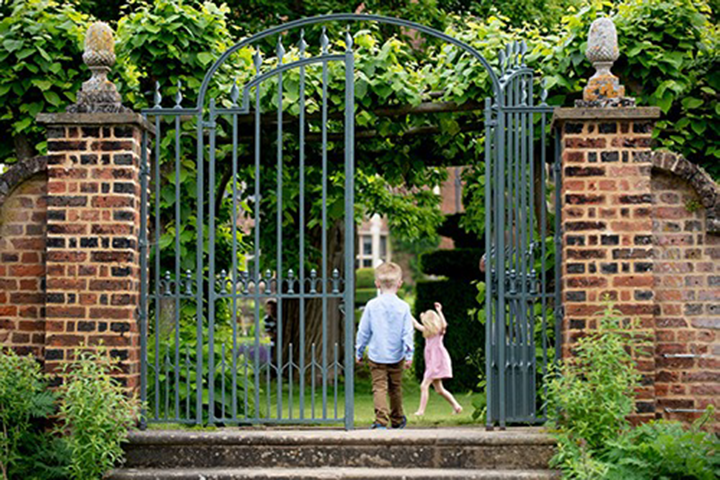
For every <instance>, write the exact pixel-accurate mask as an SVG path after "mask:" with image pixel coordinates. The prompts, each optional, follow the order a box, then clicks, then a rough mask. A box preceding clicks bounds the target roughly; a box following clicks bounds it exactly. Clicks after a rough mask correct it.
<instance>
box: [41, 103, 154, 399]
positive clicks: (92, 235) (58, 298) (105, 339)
mask: <svg viewBox="0 0 720 480" xmlns="http://www.w3.org/2000/svg"><path fill="white" fill-rule="evenodd" d="M103 115H106V116H107V117H103ZM114 118H116V117H113V115H112V114H96V115H94V116H92V117H91V120H92V121H90V120H88V122H87V123H84V122H83V123H81V122H79V121H77V117H74V116H73V115H71V114H64V116H63V115H59V116H58V118H55V119H54V122H52V123H51V126H50V128H49V129H48V152H50V153H52V154H53V158H52V160H51V161H49V162H48V192H49V197H48V235H47V277H46V283H47V312H46V316H47V346H46V352H45V369H46V371H48V372H50V373H55V374H57V373H58V372H59V371H60V369H61V367H62V365H63V364H64V363H66V362H68V361H70V360H72V358H73V353H74V351H75V350H76V349H77V348H78V347H80V346H86V347H90V348H94V347H97V346H100V345H102V346H104V347H107V348H109V349H110V355H111V356H112V357H114V358H115V359H117V360H118V362H119V364H118V368H119V373H118V374H117V375H116V378H117V379H118V380H119V381H120V382H121V383H123V384H124V385H126V386H127V387H128V388H130V389H134V388H136V387H138V386H139V380H140V376H139V374H140V355H139V354H140V352H139V330H138V325H137V321H136V309H137V306H138V302H139V285H140V269H139V252H138V245H137V239H138V230H139V226H140V216H139V206H140V184H139V155H140V141H141V129H140V128H139V127H138V126H136V125H124V124H122V125H121V124H113V123H112V122H113V119H114ZM65 122H67V123H65ZM56 381H57V382H59V381H60V378H59V377H56Z"/></svg>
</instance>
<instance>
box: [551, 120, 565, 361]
mask: <svg viewBox="0 0 720 480" xmlns="http://www.w3.org/2000/svg"><path fill="white" fill-rule="evenodd" d="M554 134H555V152H554V154H555V164H554V165H553V168H554V170H555V235H554V240H555V361H556V362H558V361H559V360H560V358H561V356H562V353H561V350H562V337H561V333H562V322H563V315H564V313H565V312H564V311H563V306H562V284H561V277H560V275H561V272H560V270H561V268H562V234H563V232H562V226H561V225H562V224H561V216H562V200H561V198H562V143H561V141H560V130H559V129H557V128H556V129H555V132H554Z"/></svg>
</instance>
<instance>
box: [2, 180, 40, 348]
mask: <svg viewBox="0 0 720 480" xmlns="http://www.w3.org/2000/svg"><path fill="white" fill-rule="evenodd" d="M46 187H47V175H46V173H45V172H38V173H35V174H34V175H33V176H31V177H30V178H29V179H23V180H22V181H21V183H20V184H19V185H15V186H14V188H13V189H12V191H11V192H10V193H9V195H7V196H6V197H5V198H4V201H2V202H0V344H2V345H3V346H9V347H10V348H12V349H14V350H15V351H17V352H18V353H20V354H28V353H32V354H33V355H35V356H37V357H40V358H42V357H43V354H44V346H45V319H44V316H45V293H44V276H45V215H46V211H47V205H46Z"/></svg>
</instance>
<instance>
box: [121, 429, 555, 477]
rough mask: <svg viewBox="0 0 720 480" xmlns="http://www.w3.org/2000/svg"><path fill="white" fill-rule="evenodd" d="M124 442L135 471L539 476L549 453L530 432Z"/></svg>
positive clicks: (174, 436)
mask: <svg viewBox="0 0 720 480" xmlns="http://www.w3.org/2000/svg"><path fill="white" fill-rule="evenodd" d="M129 440H130V441H129V443H128V444H126V446H125V450H126V459H127V462H126V466H127V468H138V469H165V468H169V469H177V468H181V469H182V468H187V469H203V468H258V469H262V468H275V467H277V468H327V467H338V468H341V467H342V468H377V469H383V468H398V469H402V468H408V469H412V468H416V469H433V468H435V469H472V470H491V469H500V470H544V469H547V468H548V461H549V459H550V457H552V455H553V453H554V441H553V440H552V438H551V437H549V436H548V435H546V434H545V433H543V432H542V431H541V430H540V429H533V428H523V429H510V430H507V431H501V432H500V431H496V432H487V431H485V430H483V429H479V428H452V429H406V430H401V431H397V430H385V431H377V430H355V431H350V432H345V431H340V430H307V431H303V430H260V431H258V430H247V429H230V428H228V429H220V430H217V431H202V432H199V431H192V430H149V431H145V432H135V433H133V434H131V436H130V439H129ZM259 478H262V477H259ZM271 478H272V477H271ZM331 478H332V477H331Z"/></svg>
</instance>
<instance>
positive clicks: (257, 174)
mask: <svg viewBox="0 0 720 480" xmlns="http://www.w3.org/2000/svg"><path fill="white" fill-rule="evenodd" d="M258 55H259V54H258ZM256 69H257V73H256V74H257V75H259V74H260V66H259V65H257V66H256ZM260 120H261V119H260V85H258V86H257V87H255V192H254V194H253V196H254V201H255V206H254V207H255V208H254V210H255V211H254V220H255V223H254V225H253V230H254V233H255V241H254V243H255V245H254V247H255V249H254V253H253V270H254V272H253V278H254V279H255V288H254V289H253V294H254V296H255V352H254V353H255V364H254V367H255V420H256V421H259V420H260ZM269 355H270V349H268V361H267V363H268V365H269V364H270V356H269ZM269 368H270V367H269V366H268V369H269ZM268 415H269V412H268Z"/></svg>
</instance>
